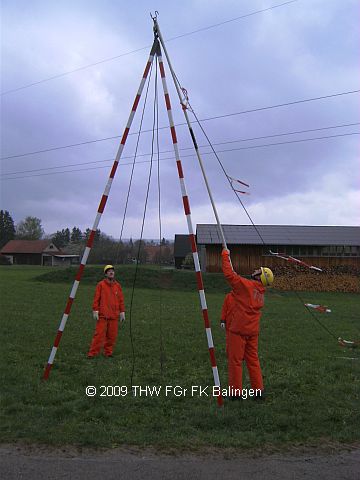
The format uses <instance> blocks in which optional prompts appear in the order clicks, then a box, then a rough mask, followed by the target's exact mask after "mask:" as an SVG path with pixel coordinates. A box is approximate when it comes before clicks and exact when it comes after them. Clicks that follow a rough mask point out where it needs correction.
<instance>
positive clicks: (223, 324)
mask: <svg viewBox="0 0 360 480" xmlns="http://www.w3.org/2000/svg"><path fill="white" fill-rule="evenodd" d="M220 327H221V328H223V329H225V322H223V321H221V322H220Z"/></svg>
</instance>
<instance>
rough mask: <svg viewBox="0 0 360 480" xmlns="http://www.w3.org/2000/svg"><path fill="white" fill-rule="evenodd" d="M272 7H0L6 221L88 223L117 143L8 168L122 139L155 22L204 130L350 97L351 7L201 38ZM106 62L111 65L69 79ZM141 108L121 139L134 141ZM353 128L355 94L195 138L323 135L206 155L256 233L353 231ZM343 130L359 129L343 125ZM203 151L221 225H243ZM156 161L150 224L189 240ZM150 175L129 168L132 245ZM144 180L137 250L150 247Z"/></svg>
mask: <svg viewBox="0 0 360 480" xmlns="http://www.w3.org/2000/svg"><path fill="white" fill-rule="evenodd" d="M280 3H283V2H282V1H281V0H278V1H277V0H272V1H271V0H253V1H251V2H250V1H245V0H236V1H235V0H222V1H220V0H218V1H217V0H206V1H205V0H192V1H190V0H188V1H186V0H185V1H182V2H174V1H173V2H171V1H164V0H158V1H157V2H152V1H137V2H130V1H115V0H105V1H101V2H100V1H91V0H90V1H89V0H87V1H85V0H84V1H81V0H76V1H69V0H64V1H62V2H56V1H50V0H48V1H45V0H42V1H36V0H31V1H25V0H15V1H10V0H2V51H1V58H2V62H1V65H2V66H1V74H2V87H1V90H2V92H5V93H4V94H3V95H2V108H1V113H2V130H1V135H2V148H1V157H2V160H1V177H0V179H1V183H0V185H1V208H3V209H6V210H9V211H10V213H11V214H12V216H13V218H14V220H15V222H16V223H17V222H19V221H20V220H22V219H23V218H24V217H25V216H27V215H32V216H36V217H39V218H41V220H42V223H43V226H44V228H45V231H46V232H47V233H52V232H55V231H56V230H58V229H61V228H65V227H67V226H69V227H72V226H74V225H76V226H79V227H80V228H81V229H82V230H85V229H86V228H87V227H91V226H92V224H93V221H94V218H95V215H96V210H97V206H98V203H99V200H100V197H101V195H102V193H103V190H104V186H105V183H106V181H107V178H108V175H109V171H110V169H111V165H112V160H113V158H114V156H115V154H116V151H117V147H118V143H119V139H113V140H107V141H101V142H97V143H92V144H87V145H83V146H78V147H72V148H66V149H60V150H53V151H49V152H45V153H37V154H33V155H25V156H19V157H15V158H4V157H8V156H14V155H20V154H25V153H29V152H33V151H38V150H43V149H49V148H52V147H58V146H63V145H69V144H73V143H79V142H84V141H88V140H94V139H101V138H104V137H111V136H116V135H121V134H122V132H123V129H124V127H125V124H126V121H127V118H128V115H129V111H130V108H131V106H132V103H133V101H134V97H135V93H136V91H137V88H138V85H139V81H140V79H141V76H142V72H143V69H144V66H145V63H146V61H147V57H148V53H149V48H150V45H151V44H152V41H153V33H152V21H151V18H150V15H149V13H150V12H154V11H155V10H158V11H159V14H160V15H159V18H158V19H159V24H160V27H161V29H162V33H163V36H164V38H165V39H169V41H168V42H167V48H168V51H169V54H170V56H171V58H172V63H173V66H174V69H175V71H176V73H177V76H178V77H179V79H180V81H181V83H182V85H183V86H184V87H185V88H186V89H187V90H188V92H189V96H190V101H191V104H192V106H193V107H194V110H195V111H196V113H197V115H198V117H199V118H200V119H205V118H209V117H214V116H219V115H225V114H229V113H236V112H241V111H244V110H251V109H257V108H260V107H265V106H271V105H277V104H282V103H287V102H292V101H296V100H301V99H307V98H314V97H320V96H326V95H332V94H336V93H341V92H349V91H353V90H357V89H359V58H360V56H359V53H360V52H359V45H360V42H359V39H360V35H359V1H357V0H298V1H296V2H293V3H289V4H287V5H283V6H281V7H278V8H274V9H271V10H268V11H264V12H262V13H254V15H251V16H247V17H244V18H242V19H238V20H235V21H232V22H228V23H224V24H222V25H219V26H216V27H214V28H209V29H205V27H209V26H212V25H214V24H218V23H221V22H226V21H227V20H231V19H234V18H236V17H240V16H242V15H247V14H250V13H253V12H256V11H258V10H262V9H266V8H269V7H271V6H274V5H278V4H280ZM203 28H204V30H200V31H198V32H196V33H193V34H189V35H184V36H182V37H180V38H177V39H176V38H175V39H173V40H171V39H172V38H173V37H177V36H179V35H183V34H187V33H190V32H193V31H195V30H199V29H203ZM142 47H146V48H143V49H142ZM137 49H140V50H139V51H137V52H135V53H129V52H132V51H134V50H137ZM127 53H128V54H127ZM122 54H127V55H122ZM121 55H122V56H121ZM114 56H119V57H118V58H116V59H114V60H111V61H107V62H103V63H98V64H97V65H94V66H91V67H89V68H84V69H81V70H78V71H76V72H73V73H67V72H70V71H72V70H75V69H78V68H79V67H84V66H86V65H88V64H92V63H95V62H100V61H102V60H104V59H109V58H111V57H114ZM167 72H168V70H167ZM63 73H67V74H66V75H62V76H59V75H61V74H63ZM54 76H55V77H56V78H53V79H51V80H48V81H44V82H41V83H37V84H36V85H33V86H30V87H27V88H21V89H19V88H20V87H23V86H27V85H29V84H32V83H36V82H39V81H42V80H46V79H49V78H50V77H54ZM168 81H169V84H170V78H169V77H168ZM159 89H160V90H159V92H160V93H161V95H160V98H159V108H160V118H159V124H160V126H166V125H167V116H166V111H165V108H164V105H163V103H164V102H163V96H162V92H161V84H159ZM153 92H154V86H153V82H152V83H151V85H150V91H149V98H148V102H147V109H146V113H145V120H144V124H143V128H144V129H151V128H152V108H153ZM170 94H171V97H172V104H173V110H174V117H175V122H176V123H182V122H183V121H184V119H183V114H182V112H181V109H180V108H178V102H177V100H176V97H175V91H174V88H173V86H171V88H170ZM141 108H142V104H141V105H140V108H139V109H138V113H137V116H136V118H135V121H134V124H133V128H132V131H133V132H136V131H138V128H139V122H140V114H141ZM359 122H360V119H359V94H358V93H354V94H348V95H341V96H336V97H332V98H328V99H323V100H318V101H311V102H305V103H300V104H295V105H289V106H284V107H279V108H272V109H268V110H259V111H257V112H250V113H246V114H242V115H234V116H230V117H226V118H222V119H214V120H209V121H206V122H204V123H203V126H204V128H205V129H206V131H207V133H208V135H209V137H210V139H211V141H212V142H213V143H214V144H218V143H221V142H233V141H235V140H238V141H239V140H244V139H249V138H250V139H251V138H254V137H263V136H264V137H266V136H270V135H279V134H286V133H289V132H294V131H303V130H315V129H323V130H317V131H312V132H306V133H300V134H293V135H282V136H274V137H271V138H264V139H257V140H247V141H242V142H235V143H227V144H224V145H217V146H216V149H217V150H219V152H221V153H219V157H220V158H221V161H222V162H223V164H224V166H225V169H226V170H227V172H228V174H229V175H231V176H233V177H236V178H239V179H242V180H244V181H246V182H247V183H249V184H250V189H249V191H250V192H251V195H249V196H246V197H245V196H244V197H243V201H244V203H245V205H246V206H247V208H248V210H249V213H250V215H251V216H252V218H253V221H254V222H255V223H256V224H296V225H358V224H359V199H360V185H359V161H358V155H359V135H358V134H354V133H358V132H360V125H358V123H359ZM348 124H355V125H351V126H346V127H344V126H342V127H339V126H340V125H348ZM328 127H337V128H328ZM194 129H195V132H196V134H197V138H198V143H199V144H200V145H206V139H205V138H204V137H203V135H202V134H201V132H200V131H199V128H197V127H194ZM345 134H346V135H345ZM329 136H332V138H323V139H318V140H313V141H304V142H294V143H284V144H279V143H280V142H289V141H294V140H302V139H311V138H315V137H329ZM178 137H179V146H180V148H187V147H190V146H191V140H190V138H189V134H188V131H187V130H186V129H185V128H184V127H183V126H181V127H179V128H178ZM159 138H160V151H168V150H171V138H170V133H169V130H168V129H162V130H160V133H159ZM135 143H136V135H132V136H129V138H128V143H127V145H126V148H125V150H124V153H123V156H124V157H129V156H131V155H133V154H134V149H135ZM271 143H272V144H273V143H277V145H269V144H271ZM261 145H262V146H261ZM264 145H266V146H264ZM255 146H256V148H245V147H255ZM226 149H229V150H231V151H229V152H224V151H223V150H226ZM202 151H203V152H204V157H203V159H204V163H205V167H206V170H207V173H208V177H209V181H210V185H211V187H212V190H213V194H214V198H215V201H216V204H217V207H218V211H219V216H220V219H221V221H222V222H223V223H231V224H248V223H249V220H248V218H247V217H246V215H245V213H244V211H243V210H242V208H241V206H240V205H239V203H238V202H237V200H236V198H235V196H234V194H233V192H232V191H231V189H230V188H229V185H228V183H227V181H226V178H225V176H224V175H223V173H222V172H221V170H220V167H219V165H218V163H217V161H216V159H215V157H214V156H213V155H211V154H208V152H209V151H210V150H209V148H202ZM149 152H151V133H144V134H142V135H141V138H140V144H139V152H138V153H139V154H147V153H149ZM182 153H183V155H184V156H183V159H182V160H183V164H184V174H185V181H186V184H187V188H188V193H189V197H190V204H191V210H192V213H193V222H194V224H196V223H208V222H209V223H214V216H213V213H212V210H211V207H210V203H209V200H208V196H207V192H206V190H205V187H204V182H203V180H202V178H201V175H200V171H199V166H198V164H197V159H196V157H195V156H194V155H192V154H193V151H191V150H184V151H183V152H182ZM161 157H162V158H164V160H163V161H161V163H160V170H161V196H162V202H161V209H162V223H163V225H162V227H163V235H164V236H166V237H167V238H171V237H173V235H174V233H186V232H187V227H186V221H185V218H184V214H183V208H182V201H181V194H180V187H179V184H178V177H177V171H176V166H175V163H174V160H173V159H172V158H171V157H172V154H171V153H164V154H162V155H161ZM149 159H150V157H149V156H144V157H139V159H138V160H139V161H140V160H141V161H144V160H149ZM105 160H107V161H105ZM89 162H97V163H89ZM129 162H131V159H129V158H124V159H122V160H121V161H120V165H119V168H118V171H117V174H116V177H115V181H114V183H113V187H112V190H111V193H110V197H109V201H108V204H107V207H106V209H105V212H104V215H103V217H102V220H101V223H100V229H101V230H102V231H104V232H105V233H108V234H110V235H113V236H114V237H115V238H116V237H118V236H119V231H120V226H121V221H122V216H123V211H124V202H125V198H126V192H127V188H128V185H129V178H130V172H131V166H130V165H128V163H129ZM68 165H69V166H68ZM149 165H150V164H149V163H139V164H138V165H137V166H136V167H135V175H134V182H133V187H132V190H131V194H130V204H129V211H128V215H127V219H126V223H125V229H124V237H126V238H127V237H130V236H132V237H138V236H139V232H140V225H141V219H142V213H143V208H144V199H145V193H146V184H147V179H148V174H149ZM156 168H157V167H156V165H154V170H153V176H152V184H151V189H150V198H149V205H148V212H147V221H146V226H145V232H144V236H145V238H157V236H158V222H157V215H158V213H157V184H156ZM64 171H66V173H64ZM10 173H11V175H9V174H10Z"/></svg>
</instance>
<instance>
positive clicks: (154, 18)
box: [150, 10, 159, 21]
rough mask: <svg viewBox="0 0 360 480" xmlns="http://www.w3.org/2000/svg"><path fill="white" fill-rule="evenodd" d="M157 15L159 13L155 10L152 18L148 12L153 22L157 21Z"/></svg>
mask: <svg viewBox="0 0 360 480" xmlns="http://www.w3.org/2000/svg"><path fill="white" fill-rule="evenodd" d="M158 15H159V12H158V11H157V10H155V15H154V16H152V13H151V12H150V17H151V18H152V19H153V20H154V21H155V20H156V19H157V17H158Z"/></svg>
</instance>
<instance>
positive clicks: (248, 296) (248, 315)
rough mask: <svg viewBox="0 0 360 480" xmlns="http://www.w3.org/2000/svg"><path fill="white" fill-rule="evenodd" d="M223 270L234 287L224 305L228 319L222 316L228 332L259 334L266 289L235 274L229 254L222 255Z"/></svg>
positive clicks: (254, 281)
mask: <svg viewBox="0 0 360 480" xmlns="http://www.w3.org/2000/svg"><path fill="white" fill-rule="evenodd" d="M222 270H223V273H224V275H225V278H226V280H227V281H228V282H229V284H230V285H231V287H232V292H231V294H229V295H227V296H226V298H225V302H224V305H223V311H224V314H225V315H226V318H223V316H221V319H222V320H225V321H226V330H227V331H229V332H231V333H238V334H240V335H255V334H258V333H259V321H260V317H261V308H262V307H263V306H264V292H265V288H264V287H263V285H262V284H261V283H260V282H257V281H256V280H248V279H246V278H244V277H241V276H240V275H238V274H237V273H235V272H234V270H233V269H232V267H231V264H230V259H229V255H228V254H227V253H222ZM222 314H223V312H222Z"/></svg>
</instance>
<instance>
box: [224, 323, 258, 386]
mask: <svg viewBox="0 0 360 480" xmlns="http://www.w3.org/2000/svg"><path fill="white" fill-rule="evenodd" d="M258 340H259V335H239V334H237V333H231V332H227V336H226V353H227V357H228V375H229V387H232V388H238V389H239V390H242V364H243V361H244V360H245V362H246V366H247V369H248V372H249V377H250V383H251V387H252V388H253V389H256V388H260V390H264V384H263V378H262V374H261V368H260V362H259V356H258Z"/></svg>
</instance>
